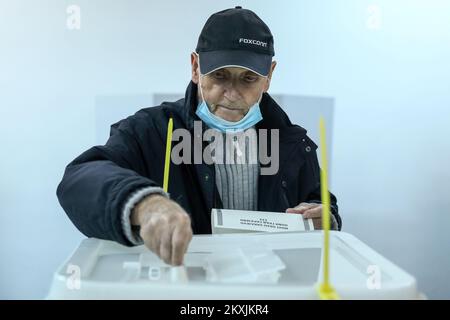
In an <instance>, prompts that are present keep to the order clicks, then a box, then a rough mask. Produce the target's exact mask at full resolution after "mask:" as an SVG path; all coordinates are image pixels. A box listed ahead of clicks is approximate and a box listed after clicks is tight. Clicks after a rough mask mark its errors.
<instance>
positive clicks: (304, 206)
mask: <svg viewBox="0 0 450 320" xmlns="http://www.w3.org/2000/svg"><path fill="white" fill-rule="evenodd" d="M316 206H318V204H316V203H307V202H302V203H300V204H299V205H298V206H296V207H294V208H288V209H286V213H297V214H304V213H305V212H306V211H307V210H309V209H311V208H313V207H316Z"/></svg>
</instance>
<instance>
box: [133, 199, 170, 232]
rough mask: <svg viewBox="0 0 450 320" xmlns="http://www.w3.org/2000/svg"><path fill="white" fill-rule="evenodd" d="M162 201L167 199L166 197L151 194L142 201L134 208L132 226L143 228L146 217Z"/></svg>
mask: <svg viewBox="0 0 450 320" xmlns="http://www.w3.org/2000/svg"><path fill="white" fill-rule="evenodd" d="M162 199H167V197H166V196H164V195H161V194H159V193H154V194H149V195H147V196H145V197H144V198H142V199H141V201H139V202H138V203H137V204H136V205H135V206H134V208H133V210H132V212H131V217H130V221H131V225H132V226H141V225H142V223H143V221H144V219H145V218H146V217H145V215H147V214H148V213H150V212H152V210H151V209H152V208H153V207H154V206H155V205H156V204H157V203H158V202H159V201H161V200H162Z"/></svg>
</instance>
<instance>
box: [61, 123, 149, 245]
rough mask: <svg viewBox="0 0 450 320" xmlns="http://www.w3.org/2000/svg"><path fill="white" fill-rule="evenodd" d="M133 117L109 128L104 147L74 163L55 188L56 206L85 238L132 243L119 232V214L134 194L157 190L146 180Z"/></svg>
mask: <svg viewBox="0 0 450 320" xmlns="http://www.w3.org/2000/svg"><path fill="white" fill-rule="evenodd" d="M132 122H133V120H132V117H129V118H127V119H125V120H122V121H121V122H119V123H117V124H115V125H113V126H111V134H110V137H109V139H108V141H107V143H106V144H105V145H104V146H95V147H92V148H90V149H89V150H87V151H85V152H84V153H82V154H81V155H80V156H78V157H77V158H76V159H75V160H73V161H72V162H71V163H70V164H69V165H68V166H67V167H66V170H65V172H64V176H63V178H62V181H61V182H60V184H59V185H58V188H57V197H58V200H59V203H60V204H61V206H62V207H63V209H64V211H65V212H66V213H67V215H68V217H69V218H70V220H71V221H72V222H73V224H74V225H75V226H76V227H77V228H78V230H80V231H81V232H82V233H83V234H84V235H86V236H87V237H95V238H100V239H106V240H113V241H116V242H119V243H121V244H123V245H127V246H131V245H132V243H131V242H130V241H129V240H128V239H127V237H126V236H125V235H124V232H123V229H122V221H121V218H122V215H123V214H122V213H123V210H124V206H125V203H126V202H127V199H128V198H129V197H130V195H131V194H133V193H134V192H135V191H137V190H139V189H142V188H146V187H152V186H157V184H156V183H155V182H154V181H152V180H150V179H148V178H146V177H145V176H146V165H145V163H144V162H145V160H144V159H143V156H142V150H141V145H140V143H139V141H138V138H137V137H138V135H137V134H136V133H135V132H134V127H135V125H134V124H133V123H132Z"/></svg>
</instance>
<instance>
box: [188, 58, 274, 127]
mask: <svg viewBox="0 0 450 320" xmlns="http://www.w3.org/2000/svg"><path fill="white" fill-rule="evenodd" d="M191 64H192V81H193V82H194V83H196V84H198V85H201V90H202V92H203V97H204V98H205V100H206V102H207V103H208V106H209V108H210V111H211V112H212V113H213V114H214V115H216V116H218V117H221V118H222V119H224V120H227V121H233V122H236V121H239V120H241V119H242V118H243V117H244V116H245V115H246V114H247V112H248V110H249V109H250V107H251V106H253V105H254V104H255V103H256V102H258V100H259V99H260V97H261V94H262V93H263V92H265V91H267V90H268V88H269V85H270V79H271V75H272V71H273V69H274V67H275V62H273V63H272V68H271V71H270V73H269V75H268V77H262V76H260V75H258V74H256V73H254V72H252V71H249V70H247V69H244V68H238V67H230V68H222V69H218V70H216V71H214V72H211V73H209V74H207V75H200V68H199V65H198V56H197V55H196V54H195V53H193V54H192V56H191ZM200 77H201V79H200ZM199 80H200V81H199ZM198 98H199V101H201V100H202V97H201V94H200V90H199V92H198Z"/></svg>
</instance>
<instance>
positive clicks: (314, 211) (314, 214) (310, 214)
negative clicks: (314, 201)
mask: <svg viewBox="0 0 450 320" xmlns="http://www.w3.org/2000/svg"><path fill="white" fill-rule="evenodd" d="M320 217H322V206H321V205H319V206H317V207H315V208H310V209H308V210H306V211H305V212H304V213H303V218H305V219H311V218H320Z"/></svg>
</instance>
